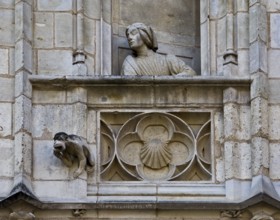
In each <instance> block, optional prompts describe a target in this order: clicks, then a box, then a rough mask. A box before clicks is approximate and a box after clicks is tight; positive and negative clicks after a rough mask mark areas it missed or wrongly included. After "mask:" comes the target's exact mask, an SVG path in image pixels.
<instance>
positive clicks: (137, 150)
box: [101, 113, 212, 181]
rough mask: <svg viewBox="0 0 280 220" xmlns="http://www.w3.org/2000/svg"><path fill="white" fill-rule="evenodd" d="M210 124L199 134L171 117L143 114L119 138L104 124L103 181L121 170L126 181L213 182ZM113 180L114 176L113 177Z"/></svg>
mask: <svg viewBox="0 0 280 220" xmlns="http://www.w3.org/2000/svg"><path fill="white" fill-rule="evenodd" d="M210 130H211V128H210V120H208V121H207V122H205V123H204V124H203V125H202V126H201V127H200V128H199V129H198V131H196V132H195V131H194V129H192V128H191V126H189V125H188V124H187V123H186V122H185V121H183V120H182V119H180V118H179V117H177V116H175V115H172V114H169V113H142V114H138V115H136V116H134V117H132V118H131V119H130V120H128V121H126V122H125V123H124V124H123V125H122V126H121V128H120V129H119V130H118V133H117V134H114V132H113V130H112V129H111V128H110V125H108V124H106V123H105V122H104V121H102V125H101V155H102V161H101V165H102V177H103V179H110V177H108V176H110V175H109V173H112V170H114V169H117V167H118V169H120V170H121V171H118V175H119V176H122V178H121V179H124V180H126V177H125V176H130V178H129V180H133V179H135V180H149V181H162V180H193V179H196V178H193V176H194V175H196V176H199V179H200V180H209V179H211V176H212V173H211V145H210ZM111 176H112V175H111Z"/></svg>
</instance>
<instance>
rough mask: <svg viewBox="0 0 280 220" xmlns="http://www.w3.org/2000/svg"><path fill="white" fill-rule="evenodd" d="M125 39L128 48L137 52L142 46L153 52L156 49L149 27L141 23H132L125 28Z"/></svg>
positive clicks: (156, 45)
mask: <svg viewBox="0 0 280 220" xmlns="http://www.w3.org/2000/svg"><path fill="white" fill-rule="evenodd" d="M126 37H127V40H128V44H129V46H130V48H131V49H132V50H134V51H136V52H137V51H138V50H139V49H140V48H141V47H142V46H146V47H147V48H149V49H151V50H153V51H154V52H156V51H157V49H158V44H157V39H156V36H155V34H154V31H153V29H152V28H151V27H149V26H147V25H145V24H143V23H134V24H132V25H129V26H128V27H127V28H126Z"/></svg>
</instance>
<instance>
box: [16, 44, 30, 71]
mask: <svg viewBox="0 0 280 220" xmlns="http://www.w3.org/2000/svg"><path fill="white" fill-rule="evenodd" d="M22 68H24V69H25V70H27V71H29V72H30V73H32V68H33V53H32V47H31V45H30V44H29V43H28V42H27V41H26V40H24V39H21V40H19V41H18V42H17V43H16V45H15V71H18V70H20V69H22Z"/></svg>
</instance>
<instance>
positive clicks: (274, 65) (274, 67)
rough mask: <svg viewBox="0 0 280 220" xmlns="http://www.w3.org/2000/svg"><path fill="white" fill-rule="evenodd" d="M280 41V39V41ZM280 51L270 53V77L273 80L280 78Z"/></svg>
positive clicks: (270, 51)
mask: <svg viewBox="0 0 280 220" xmlns="http://www.w3.org/2000/svg"><path fill="white" fill-rule="evenodd" d="M279 40H280V39H279ZM279 56H280V50H272V49H270V50H269V51H268V75H269V77H272V78H280V62H279Z"/></svg>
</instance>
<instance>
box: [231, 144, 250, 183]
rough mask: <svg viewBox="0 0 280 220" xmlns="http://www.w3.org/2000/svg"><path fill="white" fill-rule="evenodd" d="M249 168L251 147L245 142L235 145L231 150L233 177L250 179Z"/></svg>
mask: <svg viewBox="0 0 280 220" xmlns="http://www.w3.org/2000/svg"><path fill="white" fill-rule="evenodd" d="M251 167H252V164H251V145H250V144H249V143H245V142H244V143H238V144H236V145H235V146H234V149H233V167H232V168H233V169H234V176H235V177H236V178H238V179H244V180H246V179H250V178H251V177H252V170H251Z"/></svg>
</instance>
